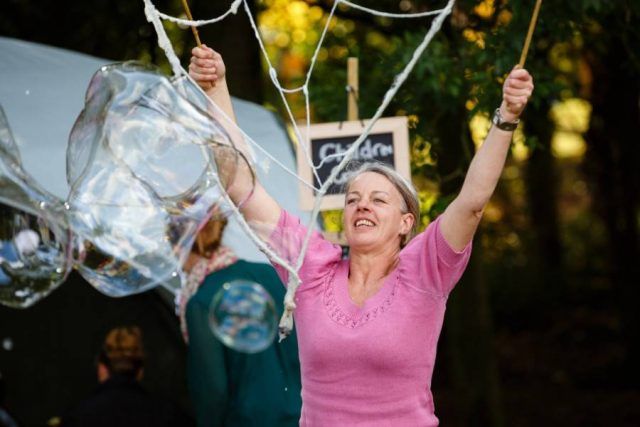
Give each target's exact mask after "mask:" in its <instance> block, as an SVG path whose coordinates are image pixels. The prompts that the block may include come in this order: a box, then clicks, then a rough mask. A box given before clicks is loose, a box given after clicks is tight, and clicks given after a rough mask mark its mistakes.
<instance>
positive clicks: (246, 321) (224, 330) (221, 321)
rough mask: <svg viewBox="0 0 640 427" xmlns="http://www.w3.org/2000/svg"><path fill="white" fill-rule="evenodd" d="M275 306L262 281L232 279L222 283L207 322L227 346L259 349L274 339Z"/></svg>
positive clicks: (248, 350)
mask: <svg viewBox="0 0 640 427" xmlns="http://www.w3.org/2000/svg"><path fill="white" fill-rule="evenodd" d="M276 325H277V318H276V308H275V304H274V302H273V298H271V295H269V293H268V292H267V291H266V290H265V289H264V288H263V287H262V285H260V284H258V283H255V282H251V281H246V280H235V281H232V282H229V283H225V284H224V285H222V286H221V287H220V290H218V292H216V294H215V295H214V297H213V299H212V301H211V306H210V307H209V326H210V328H211V330H212V331H213V333H214V335H215V336H216V337H217V338H218V339H219V340H220V341H222V343H223V344H225V345H226V346H228V347H230V348H232V349H234V350H237V351H241V352H244V353H257V352H260V351H262V350H264V349H266V348H267V347H269V345H271V343H272V342H273V339H274V338H275V336H276V330H277V327H276Z"/></svg>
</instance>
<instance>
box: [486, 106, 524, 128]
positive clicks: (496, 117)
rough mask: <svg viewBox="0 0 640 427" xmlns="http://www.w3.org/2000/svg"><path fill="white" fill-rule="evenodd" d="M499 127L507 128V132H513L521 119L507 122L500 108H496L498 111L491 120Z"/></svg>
mask: <svg viewBox="0 0 640 427" xmlns="http://www.w3.org/2000/svg"><path fill="white" fill-rule="evenodd" d="M491 121H492V122H493V124H494V125H496V127H497V128H498V129H502V130H506V131H507V132H513V131H514V130H516V128H517V127H518V123H520V119H516V121H515V122H505V121H504V120H503V119H502V115H501V114H500V108H496V112H495V113H493V119H492V120H491Z"/></svg>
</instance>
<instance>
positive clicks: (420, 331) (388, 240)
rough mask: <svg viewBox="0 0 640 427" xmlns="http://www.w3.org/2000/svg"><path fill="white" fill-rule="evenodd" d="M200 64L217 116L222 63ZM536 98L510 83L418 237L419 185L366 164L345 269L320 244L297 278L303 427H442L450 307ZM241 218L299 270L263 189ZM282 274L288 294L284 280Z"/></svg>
mask: <svg viewBox="0 0 640 427" xmlns="http://www.w3.org/2000/svg"><path fill="white" fill-rule="evenodd" d="M192 54H193V56H192V59H191V66H190V74H191V76H192V77H193V78H194V79H195V80H196V81H198V82H199V84H201V85H202V87H203V88H204V89H205V90H206V91H207V93H208V95H209V96H210V97H211V98H212V99H213V100H214V101H215V102H216V103H217V104H218V105H220V106H223V107H224V106H229V105H230V102H229V94H228V91H227V89H226V84H225V82H224V72H225V69H224V64H223V62H222V59H221V58H220V55H218V54H217V53H215V52H214V51H212V50H211V49H209V48H207V47H203V48H195V49H194V50H193V52H192ZM212 83H214V84H212ZM532 91H533V80H532V78H531V76H530V75H529V73H528V72H527V71H526V70H523V69H514V70H513V71H512V72H511V73H510V74H509V76H508V77H507V79H506V81H505V83H504V86H503V101H502V104H501V105H500V108H498V109H497V110H496V113H495V116H494V118H493V124H494V125H493V126H492V128H491V129H490V131H489V134H488V135H487V138H486V140H485V142H484V144H483V145H482V147H481V148H480V149H479V150H478V152H477V153H476V155H475V157H474V158H473V161H472V162H471V165H470V167H469V170H468V172H467V176H466V178H465V181H464V185H463V187H462V189H461V191H460V193H459V195H458V196H457V197H456V198H455V200H454V201H453V202H451V204H450V205H449V206H448V207H447V209H446V210H445V212H444V213H443V214H442V215H441V216H440V217H438V218H437V219H436V220H435V221H434V222H432V223H431V224H430V225H429V226H428V227H427V229H426V230H425V231H424V232H422V233H420V234H419V235H417V236H415V237H413V238H412V236H413V234H414V230H415V228H416V223H417V222H418V214H419V209H418V198H417V196H416V192H415V190H414V189H413V187H412V185H411V184H410V183H408V182H406V181H405V180H404V179H403V178H402V177H400V176H399V175H398V174H397V173H396V172H394V171H393V170H392V169H390V168H388V167H386V166H383V165H379V164H365V165H363V166H362V167H361V168H360V169H359V170H357V171H356V172H355V173H354V174H353V175H352V176H351V179H350V181H349V182H348V184H347V187H346V197H345V207H344V216H343V218H344V230H345V235H346V239H347V242H348V244H349V248H350V252H349V253H350V256H349V259H346V260H345V259H342V256H341V254H342V251H341V249H340V247H337V246H334V245H332V244H330V243H329V242H327V241H326V240H324V239H323V238H322V236H321V235H320V234H318V233H315V234H314V235H313V236H312V238H311V240H310V243H309V247H308V250H307V252H306V256H305V258H304V263H303V265H302V267H301V269H300V271H299V275H300V278H301V280H302V284H301V286H300V288H299V289H298V291H297V293H296V300H295V303H296V307H297V308H296V311H295V320H296V327H297V335H298V343H299V352H300V365H301V374H302V402H303V403H302V415H301V418H300V425H301V426H306V427H317V426H327V427H329V426H330V427H340V426H345V427H356V426H362V427H365V426H366V427H376V426H380V427H382V426H389V427H391V426H393V427H403V426H406V427H416V426H429V427H431V426H437V425H438V418H437V417H436V416H435V413H434V407H433V398H432V395H431V390H430V389H431V376H432V373H433V366H434V363H435V357H436V348H437V342H438V337H439V335H440V330H441V327H442V321H443V318H444V311H445V306H446V302H447V297H448V295H449V293H450V292H451V290H452V289H453V287H454V286H455V284H456V282H457V281H458V279H459V278H460V276H461V275H462V273H463V271H464V269H465V267H466V265H467V262H468V260H469V255H470V252H471V241H472V238H473V235H474V233H475V231H476V228H477V227H478V224H479V222H480V219H481V217H482V212H483V210H484V207H485V206H486V204H487V202H488V201H489V198H490V197H491V195H492V193H493V191H494V189H495V187H496V184H497V182H498V179H499V178H500V175H501V173H502V169H503V166H504V162H505V159H506V156H507V153H508V151H509V146H510V143H511V137H512V135H513V130H514V129H515V128H516V126H517V123H518V118H519V116H520V114H521V113H522V111H523V110H524V107H525V105H526V104H527V101H528V99H529V97H530V96H531V93H532ZM228 112H230V111H228ZM244 175H246V178H247V179H244V180H243V179H242V177H243V176H244ZM249 175H250V174H249V173H248V171H247V173H246V174H245V173H239V174H238V175H237V177H236V180H235V181H234V185H233V187H232V188H231V189H230V193H229V195H230V196H231V198H232V199H233V200H234V201H236V202H240V201H241V199H242V198H243V195H244V194H247V193H248V191H249V188H250V187H251V186H252V185H253V183H252V181H251V180H250V179H248V177H249ZM241 211H242V214H243V215H244V217H245V218H246V219H247V221H248V222H249V223H250V224H252V225H253V226H254V228H255V229H256V230H260V231H261V234H262V236H263V237H264V238H265V239H266V240H267V241H268V242H269V243H270V245H271V247H272V248H274V249H275V250H276V251H277V252H278V253H279V254H280V255H282V256H283V257H285V258H286V259H288V260H290V261H292V262H293V261H294V260H296V259H297V256H298V254H299V253H300V248H301V243H302V241H303V239H304V236H305V233H306V229H305V227H304V226H303V225H302V224H301V223H300V221H299V220H298V219H297V218H295V217H294V216H292V215H290V214H289V213H287V212H286V211H284V210H283V209H281V208H280V206H279V205H278V203H277V202H276V201H275V200H274V199H273V198H272V197H271V196H269V195H268V194H267V193H266V191H265V190H264V188H263V187H262V186H260V185H259V184H257V185H256V188H255V189H254V192H253V195H252V196H251V198H250V199H249V200H247V201H246V202H245V203H243V204H242V207H241ZM276 268H278V271H279V274H280V277H281V278H282V281H283V282H284V283H287V272H286V271H285V270H284V269H282V268H279V267H278V266H276Z"/></svg>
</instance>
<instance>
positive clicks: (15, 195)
mask: <svg viewBox="0 0 640 427" xmlns="http://www.w3.org/2000/svg"><path fill="white" fill-rule="evenodd" d="M70 240H71V235H70V232H69V228H68V226H67V223H66V220H65V213H64V208H63V204H62V201H61V200H59V199H57V198H55V197H54V196H52V195H50V194H49V193H47V192H46V191H45V190H44V189H42V188H41V187H40V186H39V185H38V184H37V183H36V182H35V181H34V180H33V179H32V178H31V177H30V176H29V175H28V174H27V173H26V172H25V171H24V170H23V168H22V164H21V160H20V153H19V151H18V147H17V145H16V144H15V141H14V138H13V135H12V133H11V129H10V128H9V124H8V122H7V119H6V117H5V115H4V111H3V110H2V107H0V304H4V305H7V306H10V307H16V308H24V307H29V306H31V305H32V304H34V303H36V302H37V301H39V300H40V299H42V298H44V297H45V296H47V295H48V294H49V293H50V292H51V291H53V290H54V289H55V288H56V287H57V286H59V285H60V284H61V283H62V282H63V281H64V280H65V278H66V277H67V274H68V273H69V270H70V268H71V264H72V261H71V246H70V244H69V243H70Z"/></svg>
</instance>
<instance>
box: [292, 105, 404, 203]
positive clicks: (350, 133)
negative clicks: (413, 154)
mask: <svg viewBox="0 0 640 427" xmlns="http://www.w3.org/2000/svg"><path fill="white" fill-rule="evenodd" d="M369 122H370V121H369V120H357V121H347V122H332V123H321V124H315V125H311V126H310V127H309V135H308V138H307V127H306V125H300V126H299V129H300V132H301V134H302V138H304V140H305V141H306V140H307V139H308V140H309V146H308V147H306V148H307V150H308V152H307V153H305V152H304V151H303V150H304V148H305V147H303V145H302V144H297V163H298V175H299V176H300V177H301V178H302V179H304V180H305V181H307V182H315V180H314V176H313V172H312V170H311V166H310V165H309V164H308V162H307V158H308V156H309V157H311V156H312V153H313V152H314V149H315V148H316V147H318V145H317V144H318V143H319V142H318V141H321V140H324V141H325V142H324V144H328V143H331V144H333V147H338V148H336V149H335V150H334V152H336V151H337V150H338V149H339V150H342V151H344V150H346V148H347V146H350V145H351V143H353V142H354V141H355V140H356V139H357V138H358V137H359V136H360V135H361V134H362V132H363V131H364V129H365V128H366V126H368V124H369ZM389 134H390V136H391V139H392V144H391V145H390V146H384V145H383V146H380V145H379V144H374V146H373V147H371V144H369V146H366V143H367V141H364V142H363V143H362V145H361V146H360V148H359V154H361V155H356V156H354V157H353V160H356V161H367V160H376V157H375V156H373V157H371V156H367V154H368V151H372V152H376V149H380V150H382V151H385V152H386V154H387V155H388V154H389V153H388V149H389V147H393V153H392V154H393V165H392V166H393V168H394V169H395V170H396V171H397V172H398V173H399V174H400V175H402V176H403V177H404V178H405V179H407V180H408V181H409V182H411V167H410V164H409V129H408V120H407V117H404V116H402V117H386V118H381V119H378V121H377V122H376V124H375V125H374V126H373V128H372V129H371V132H370V137H376V138H377V137H385V138H388V135H389ZM346 138H349V139H350V140H351V142H350V143H348V144H345V139H346ZM331 139H336V140H339V141H340V142H330V141H329V142H327V140H331ZM324 144H323V145H324ZM385 147H386V148H385ZM363 150H364V151H363ZM367 150H368V151H367ZM325 151H326V150H325ZM316 157H317V156H316ZM312 160H313V162H314V164H318V162H319V159H318V158H313V157H312ZM341 160H342V157H338V158H336V160H335V161H334V162H333V163H332V164H333V166H334V167H335V166H337V165H338V163H339V162H340V161H341ZM328 163H331V162H328ZM345 169H348V167H347V168H345ZM344 173H345V170H343V171H342V172H341V174H340V175H339V176H341V175H342V174H344ZM316 186H317V183H316ZM314 193H315V191H314V190H312V189H311V188H309V187H308V186H306V185H304V184H302V183H300V208H301V209H302V210H309V211H310V210H312V209H313V205H314V202H315V194H314ZM343 208H344V194H343V193H339V194H327V195H325V196H324V197H323V198H322V202H321V204H320V210H330V209H343Z"/></svg>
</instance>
